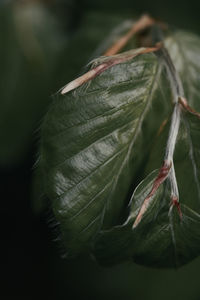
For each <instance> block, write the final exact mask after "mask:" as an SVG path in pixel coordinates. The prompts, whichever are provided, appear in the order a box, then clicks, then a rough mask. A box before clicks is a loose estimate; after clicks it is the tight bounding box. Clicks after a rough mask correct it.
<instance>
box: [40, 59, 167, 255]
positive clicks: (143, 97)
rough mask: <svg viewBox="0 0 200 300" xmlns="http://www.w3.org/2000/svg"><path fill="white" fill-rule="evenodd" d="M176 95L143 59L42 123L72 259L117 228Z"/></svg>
mask: <svg viewBox="0 0 200 300" xmlns="http://www.w3.org/2000/svg"><path fill="white" fill-rule="evenodd" d="M161 86H166V89H165V96H164V97H163V90H162V89H161V88H160V87H161ZM171 97H172V95H171V92H170V89H169V81H168V79H167V78H166V76H165V68H164V66H163V65H162V64H159V61H158V59H157V57H156V56H155V55H154V54H146V55H143V56H139V57H136V58H134V59H132V60H129V61H127V62H124V63H120V64H117V65H115V66H113V67H112V68H108V69H107V70H106V71H104V72H102V73H101V75H99V76H97V77H96V78H94V79H93V80H92V81H91V82H90V83H89V84H84V85H83V86H81V87H79V88H77V89H76V90H75V91H74V92H70V93H68V94H66V95H61V96H60V97H59V99H57V100H56V101H55V102H54V105H53V106H52V107H51V109H50V110H49V112H48V114H47V116H46V118H45V121H44V124H43V131H42V152H41V155H42V157H41V159H42V161H43V165H44V168H45V182H46V193H47V195H48V197H49V198H50V199H51V200H52V206H53V210H54V213H55V215H56V218H57V220H58V221H59V222H60V224H61V230H62V235H63V239H64V241H65V244H66V245H67V249H68V251H69V253H70V254H74V253H75V252H81V251H83V250H84V249H85V248H88V247H89V246H90V243H91V241H92V240H94V238H95V236H96V234H97V233H98V232H99V230H100V229H101V228H107V227H109V226H113V225H115V224H117V223H118V222H120V220H121V218H122V211H124V210H125V208H126V205H127V203H128V195H129V193H130V190H131V188H132V186H134V185H135V184H136V180H138V179H136V173H138V172H140V171H141V168H142V167H143V164H144V160H145V159H146V157H147V156H148V152H149V151H150V148H151V143H152V140H153V139H154V138H155V136H156V134H157V131H158V128H159V127H160V125H161V122H162V119H163V118H165V117H166V115H168V114H169V111H170V110H171V103H170V101H168V99H170V98H171ZM163 108H164V109H163ZM157 114H158V116H157Z"/></svg>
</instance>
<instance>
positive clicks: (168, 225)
mask: <svg viewBox="0 0 200 300" xmlns="http://www.w3.org/2000/svg"><path fill="white" fill-rule="evenodd" d="M199 123H200V120H199V119H198V118H197V117H196V116H194V115H192V114H190V113H186V114H184V115H183V121H182V124H181V128H180V132H179V136H178V143H177V147H176V151H175V170H176V175H177V181H178V187H179V193H180V209H181V212H182V216H180V215H179V212H178V210H177V208H176V207H175V206H174V207H173V206H171V204H172V203H171V195H170V186H169V182H168V181H167V180H166V181H165V182H164V183H163V184H162V185H160V187H159V188H158V190H157V192H156V193H155V195H154V196H153V197H152V198H151V200H150V202H149V205H148V208H147V210H146V212H145V214H144V216H143V218H142V220H141V221H140V223H139V224H138V226H137V227H135V228H133V224H134V222H135V219H136V216H137V214H138V211H139V209H140V207H141V205H142V203H143V201H144V199H145V198H146V197H147V195H148V194H149V192H150V191H151V189H152V186H153V182H154V181H155V179H156V177H157V175H158V171H156V170H155V171H153V172H152V173H150V175H148V176H147V177H146V178H145V180H144V181H142V182H141V183H140V184H139V185H138V187H137V188H136V189H135V191H134V194H133V196H132V199H131V202H130V214H129V217H128V219H127V220H126V222H125V223H124V224H122V225H121V226H115V227H113V228H112V229H110V230H107V231H102V232H101V233H100V234H99V239H98V241H97V243H96V249H95V251H96V256H97V258H98V260H99V261H100V262H102V263H103V264H113V263H116V262H119V261H120V260H121V261H123V260H125V259H127V258H129V259H133V260H134V261H135V262H137V263H140V264H144V265H147V266H153V267H179V266H181V265H183V264H185V263H187V262H188V261H190V260H191V259H193V258H195V257H197V256H198V255H199V253H200V231H199V226H200V193H199V178H200V165H199V162H200V147H199V141H200V131H199V126H200V124H199ZM188 130H190V131H188ZM191 143H192V144H191ZM155 148H159V145H158V144H156V145H155ZM156 155H157V154H156Z"/></svg>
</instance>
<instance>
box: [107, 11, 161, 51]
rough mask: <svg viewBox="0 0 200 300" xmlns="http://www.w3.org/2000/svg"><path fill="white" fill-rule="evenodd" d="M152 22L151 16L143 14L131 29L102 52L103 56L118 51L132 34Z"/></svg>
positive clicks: (153, 21)
mask: <svg viewBox="0 0 200 300" xmlns="http://www.w3.org/2000/svg"><path fill="white" fill-rule="evenodd" d="M154 23H155V20H154V19H153V18H151V17H150V16H148V15H143V16H142V17H141V18H140V19H139V20H138V21H137V22H136V23H134V24H133V26H132V27H131V29H130V30H129V31H128V32H127V33H126V34H125V35H123V36H122V37H121V38H120V39H119V40H118V41H117V42H116V43H114V44H113V45H112V46H111V47H110V48H109V49H108V50H107V51H106V52H105V53H104V56H110V55H115V54H117V53H119V52H120V50H121V49H123V48H124V47H125V45H126V44H127V43H128V41H129V40H130V39H131V38H132V36H133V35H134V34H136V33H137V32H139V31H142V30H144V29H146V28H148V27H149V26H151V25H153V24H154Z"/></svg>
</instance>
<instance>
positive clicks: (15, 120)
mask: <svg viewBox="0 0 200 300" xmlns="http://www.w3.org/2000/svg"><path fill="white" fill-rule="evenodd" d="M199 11H200V3H199V2H198V1H197V2H195V1H191V0H190V1H188V0H187V1H186V0H183V1H181V2H178V1H177V2H175V1H172V0H168V1H165V2H163V1H158V0H157V1H148V0H140V1H133V0H123V1H120V0H113V1H112V0H110V1H109V0H99V1H95V0H82V1H81V0H51V1H50V0H49V1H47V0H46V1H45V0H43V1H42V0H41V1H28V0H27V1H25V0H24V1H17V0H13V1H12V0H10V1H6V0H4V1H3V0H1V1H0V185H1V189H0V191H1V202H0V203H1V204H0V206H1V208H0V214H1V215H0V220H1V222H2V225H1V249H2V250H3V253H2V255H1V265H0V271H1V274H2V279H1V281H0V282H1V285H2V287H1V288H0V299H16V298H17V299H18V298H19V299H23V298H24V299H39V298H43V299H56V300H60V299H69V300H71V299H74V300H76V299H83V298H84V299H88V300H90V299H99V300H102V299H112V298H113V299H116V300H118V299H119V300H122V299H123V300H129V299H130V300H134V299H139V300H143V299H144V300H146V299H154V300H156V299H163V300H165V299H176V300H177V299H182V300H189V299H190V300H197V299H200V277H199V274H200V271H199V270H200V258H199V259H196V260H195V261H193V262H192V263H190V264H189V265H187V266H185V267H182V268H181V269H180V270H154V269H147V268H145V267H141V266H138V265H135V264H130V263H126V264H122V265H118V266H115V267H112V268H103V267H100V266H98V265H97V264H96V263H95V262H93V261H91V260H89V259H88V258H86V257H82V258H79V259H76V260H74V261H67V260H65V259H62V258H61V255H60V254H61V253H62V249H60V246H59V243H58V242H54V240H55V239H56V237H57V236H58V234H57V233H56V231H55V228H52V224H53V222H52V216H51V212H50V210H49V209H48V202H46V199H45V198H44V196H43V195H42V190H41V185H42V178H41V176H40V173H39V172H40V171H39V169H38V168H35V167H34V165H35V163H36V161H37V159H38V151H39V150H38V149H39V143H40V139H39V136H40V125H41V122H42V118H43V116H44V114H45V111H46V110H47V109H48V105H49V104H50V103H51V101H52V95H53V94H54V93H56V91H57V90H58V89H60V88H61V87H62V86H63V85H65V84H66V83H67V82H68V81H70V80H72V79H73V78H74V77H76V76H77V75H78V74H79V73H80V71H81V69H82V67H83V66H84V65H85V64H86V63H88V61H89V60H90V59H91V58H93V55H94V53H95V50H96V49H97V48H98V46H99V45H100V43H101V41H102V40H103V39H104V38H105V37H106V35H107V34H108V33H109V31H110V30H112V29H113V28H114V27H115V26H116V25H118V24H119V23H120V22H122V21H123V20H125V19H127V18H128V19H130V18H137V17H138V16H140V14H142V13H145V12H148V13H149V14H151V15H152V16H154V17H157V18H159V19H161V20H163V21H165V22H168V23H170V24H172V25H174V26H176V27H179V28H183V29H186V30H190V31H194V32H196V33H197V34H200V17H199Z"/></svg>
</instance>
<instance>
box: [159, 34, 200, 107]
mask: <svg viewBox="0 0 200 300" xmlns="http://www.w3.org/2000/svg"><path fill="white" fill-rule="evenodd" d="M165 46H166V48H167V49H168V51H169V54H170V56H171V59H172V61H173V63H174V65H175V67H176V69H177V71H178V73H179V75H180V77H181V80H182V83H183V86H184V91H185V96H186V98H187V99H188V103H189V104H190V105H191V106H192V107H193V108H194V109H195V110H197V111H200V98H199V85H200V75H199V74H200V73H199V70H200V51H199V49H200V39H199V37H198V36H197V35H195V34H193V33H190V32H186V31H181V30H175V31H173V32H171V34H170V36H168V37H167V38H166V40H165Z"/></svg>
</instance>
